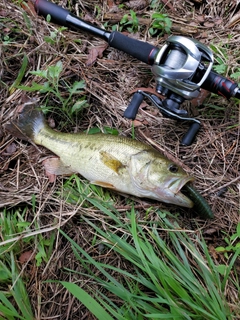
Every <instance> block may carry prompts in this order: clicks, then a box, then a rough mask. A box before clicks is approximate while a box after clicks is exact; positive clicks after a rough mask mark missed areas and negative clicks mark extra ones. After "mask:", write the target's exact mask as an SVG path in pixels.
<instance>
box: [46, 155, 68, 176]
mask: <svg viewBox="0 0 240 320" xmlns="http://www.w3.org/2000/svg"><path fill="white" fill-rule="evenodd" d="M43 165H44V167H45V170H46V171H47V172H48V173H51V174H55V175H57V176H58V175H71V174H73V173H74V172H73V170H72V168H71V167H69V166H66V165H65V164H64V163H63V162H62V161H61V159H60V158H57V157H52V158H48V159H46V160H44V161H43Z"/></svg>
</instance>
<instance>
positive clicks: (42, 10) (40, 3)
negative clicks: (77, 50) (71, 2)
mask: <svg viewBox="0 0 240 320" xmlns="http://www.w3.org/2000/svg"><path fill="white" fill-rule="evenodd" d="M34 7H35V10H36V12H37V13H38V14H39V15H41V16H43V17H44V18H46V16H47V15H48V14H49V15H50V16H51V19H52V21H53V22H55V23H57V24H59V25H62V26H67V21H66V18H67V16H68V15H69V14H70V12H69V11H68V10H66V9H64V8H62V7H60V6H58V5H57V4H55V3H53V2H50V1H47V0H36V1H35V3H34Z"/></svg>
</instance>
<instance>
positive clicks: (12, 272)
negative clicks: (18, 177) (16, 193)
mask: <svg viewBox="0 0 240 320" xmlns="http://www.w3.org/2000/svg"><path fill="white" fill-rule="evenodd" d="M25 213H26V211H25V210H23V212H20V211H17V210H16V211H15V212H7V211H6V210H4V211H3V212H2V213H1V216H0V229H1V236H2V240H3V241H4V240H8V239H10V238H11V237H13V235H14V234H16V233H21V232H22V231H23V230H26V229H28V227H29V224H28V223H25V221H24V215H25ZM28 240H29V239H28ZM20 251H21V243H20V242H19V241H18V242H16V243H13V244H7V245H4V246H2V247H1V248H0V254H1V261H0V288H1V291H0V301H1V303H0V316H1V315H2V316H4V317H5V318H4V319H9V320H14V319H20V320H33V319H34V316H33V313H32V309H31V305H30V301H29V297H28V294H27V290H26V287H25V284H24V281H23V279H22V277H20V275H19V270H18V264H17V255H18V254H19V252H20ZM17 309H18V310H17ZM1 319H2V318H1Z"/></svg>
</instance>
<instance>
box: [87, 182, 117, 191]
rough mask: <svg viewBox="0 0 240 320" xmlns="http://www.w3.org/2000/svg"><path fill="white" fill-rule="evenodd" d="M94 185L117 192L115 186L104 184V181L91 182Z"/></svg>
mask: <svg viewBox="0 0 240 320" xmlns="http://www.w3.org/2000/svg"><path fill="white" fill-rule="evenodd" d="M91 183H92V184H95V185H97V186H100V187H103V188H107V189H112V190H117V189H116V188H115V187H114V185H113V184H111V183H107V182H103V181H91Z"/></svg>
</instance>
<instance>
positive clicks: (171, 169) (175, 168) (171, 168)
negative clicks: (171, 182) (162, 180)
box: [168, 164, 178, 173]
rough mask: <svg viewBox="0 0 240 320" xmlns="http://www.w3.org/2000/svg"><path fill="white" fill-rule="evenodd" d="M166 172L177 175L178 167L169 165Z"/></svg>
mask: <svg viewBox="0 0 240 320" xmlns="http://www.w3.org/2000/svg"><path fill="white" fill-rule="evenodd" d="M168 170H169V171H170V172H172V173H177V172H178V166H177V165H176V164H170V166H169V167H168Z"/></svg>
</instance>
